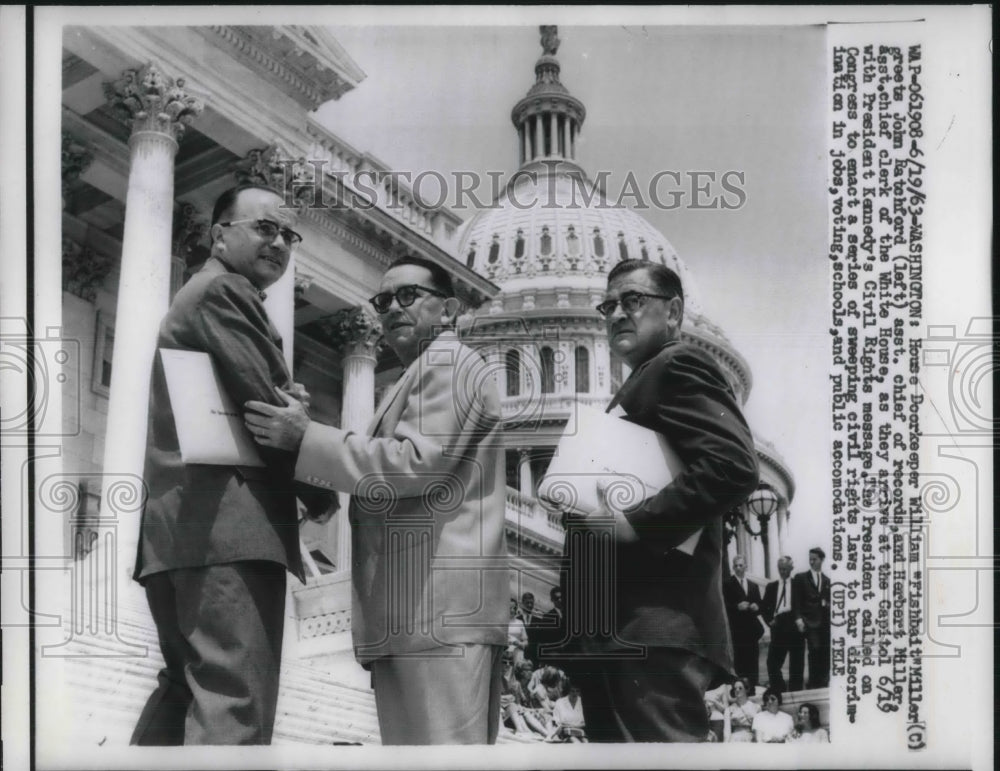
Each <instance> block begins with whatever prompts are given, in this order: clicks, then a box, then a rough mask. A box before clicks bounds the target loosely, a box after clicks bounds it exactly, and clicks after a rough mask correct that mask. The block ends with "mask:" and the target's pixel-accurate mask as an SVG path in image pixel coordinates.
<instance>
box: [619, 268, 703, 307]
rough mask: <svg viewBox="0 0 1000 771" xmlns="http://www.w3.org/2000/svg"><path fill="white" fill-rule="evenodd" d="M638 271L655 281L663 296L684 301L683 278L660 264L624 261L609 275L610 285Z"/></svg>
mask: <svg viewBox="0 0 1000 771" xmlns="http://www.w3.org/2000/svg"><path fill="white" fill-rule="evenodd" d="M636 270H644V271H646V272H647V273H648V274H649V277H650V278H651V279H653V283H654V284H655V285H656V288H657V290H658V291H659V292H661V293H662V294H665V295H666V296H667V297H680V298H681V302H683V301H684V287H683V286H682V285H681V277H680V276H678V275H677V274H676V273H674V271H672V270H671V269H670V268H668V267H667V266H666V265H660V263H658V262H647V261H646V260H622V261H621V262H619V263H618V264H617V265H615V266H614V267H613V268H612V269H611V272H610V273H608V283H609V284H610V283H611V282H612V280H614V279H616V278H618V276H624V275H625V274H627V273H632V272H633V271H636Z"/></svg>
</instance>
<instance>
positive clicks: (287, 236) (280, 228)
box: [219, 219, 302, 246]
mask: <svg viewBox="0 0 1000 771" xmlns="http://www.w3.org/2000/svg"><path fill="white" fill-rule="evenodd" d="M246 222H252V223H253V224H254V228H255V229H256V230H257V232H258V233H260V235H261V238H264V239H265V240H267V241H273V240H274V239H275V237H276V236H277V235H278V234H279V233H280V234H281V237H282V238H283V239H284V240H285V243H286V244H288V245H289V246H295V245H296V244H300V243H302V236H300V235H299V234H298V233H296V232H295V231H294V230H292V229H291V228H286V227H285V226H284V225H282V224H280V223H278V222H275V221H274V220H255V219H248V220H232V221H231V222H220V223H219V224H220V225H222V227H224V228H228V227H229V226H230V225H242V224H244V223H246Z"/></svg>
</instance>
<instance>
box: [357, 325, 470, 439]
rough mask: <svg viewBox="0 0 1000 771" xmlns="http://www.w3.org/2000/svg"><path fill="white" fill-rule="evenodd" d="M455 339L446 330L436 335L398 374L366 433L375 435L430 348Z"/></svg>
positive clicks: (407, 389) (445, 344) (451, 333)
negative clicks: (397, 378) (400, 373)
mask: <svg viewBox="0 0 1000 771" xmlns="http://www.w3.org/2000/svg"><path fill="white" fill-rule="evenodd" d="M454 341H457V338H456V336H455V333H454V332H450V331H446V332H442V333H441V334H440V335H438V336H437V337H436V338H434V340H432V341H431V342H430V343H429V344H428V345H427V346H426V347H425V348H424V351H423V353H421V354H420V356H418V357H417V358H416V360H415V361H413V362H412V363H411V364H410V366H409V367H407V368H406V370H404V372H403V374H402V375H400V377H399V380H397V381H396V383H395V384H394V385H393V387H392V388H391V389H389V393H387V394H386V395H385V397H383V399H382V402H381V403H380V404H379V406H378V407H377V408H376V409H375V415H374V416H372V420H371V423H369V424H368V435H369V436H375V435H376V434H377V433H378V430H379V429H380V428H381V427H382V421H383V420H385V416H386V415H387V414H388V413H389V409H390V408H391V407H392V406H393V404H395V403H396V402H397V401H398V400H399V397H400V395H401V394H403V393H404V392H409V390H410V388H411V387H412V385H413V381H414V379H416V377H417V373H419V372H420V367H421V366H424V365H423V364H422V361H423V359H425V358H426V357H428V356H429V355H430V352H431V351H432V350H437V349H440V348H442V347H445V348H447V347H450V345H451V344H452V343H453V342H454Z"/></svg>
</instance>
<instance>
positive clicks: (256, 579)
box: [131, 562, 285, 746]
mask: <svg viewBox="0 0 1000 771" xmlns="http://www.w3.org/2000/svg"><path fill="white" fill-rule="evenodd" d="M145 586H146V597H147V599H148V601H149V608H150V610H151V611H152V613H153V620H154V621H155V622H156V628H157V632H158V633H159V637H160V650H161V652H162V653H163V658H164V662H165V666H164V668H163V669H162V670H160V673H159V676H158V681H159V685H158V687H157V688H156V690H155V691H154V692H153V694H152V696H150V697H149V701H148V702H146V707H145V709H143V711H142V715H141V716H140V717H139V722H138V724H137V725H136V727H135V731H134V732H133V734H132V742H131V743H132V744H140V745H158V746H162V745H179V744H270V742H271V733H272V730H273V728H274V715H275V708H276V706H277V701H278V669H279V666H280V663H281V638H282V630H283V627H284V620H285V568H284V567H283V566H281V565H279V564H277V563H274V562H232V563H229V564H225V565H209V566H207V567H200V568H183V569H178V570H168V571H166V572H163V573H156V574H154V575H151V576H149V577H148V578H147V579H146V580H145Z"/></svg>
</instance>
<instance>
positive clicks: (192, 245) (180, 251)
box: [171, 203, 208, 265]
mask: <svg viewBox="0 0 1000 771" xmlns="http://www.w3.org/2000/svg"><path fill="white" fill-rule="evenodd" d="M207 234H208V219H207V218H205V217H203V216H202V215H201V213H200V212H199V211H198V207H196V206H195V205H194V204H192V203H178V204H177V206H176V207H175V208H174V223H173V239H172V240H173V243H172V244H171V246H172V252H173V256H174V257H180V258H181V259H182V260H184V262H185V263H187V264H188V265H191V264H192V263H194V264H197V263H198V262H204V261H205V260H206V259H208V249H207V247H206V246H205V244H204V243H203V242H202V240H203V239H204V238H205V236H206V235H207Z"/></svg>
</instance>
